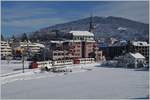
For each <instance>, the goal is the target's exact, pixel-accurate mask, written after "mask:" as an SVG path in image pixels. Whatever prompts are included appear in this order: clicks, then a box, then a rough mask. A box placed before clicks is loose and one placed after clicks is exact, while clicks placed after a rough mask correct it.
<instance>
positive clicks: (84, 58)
mask: <svg viewBox="0 0 150 100" xmlns="http://www.w3.org/2000/svg"><path fill="white" fill-rule="evenodd" d="M93 30H94V26H93V23H92V19H91V21H90V23H89V30H87V31H80V30H72V31H70V32H68V33H65V39H64V38H63V39H58V40H49V41H44V40H43V41H37V42H32V41H31V40H29V39H28V36H27V35H26V34H23V37H22V39H21V40H17V39H16V38H15V36H14V35H13V36H12V38H11V39H9V40H7V41H6V40H5V39H1V59H2V60H7V61H10V60H23V61H26V60H28V61H32V62H33V65H34V66H30V68H36V67H38V66H40V65H41V64H43V63H42V62H46V61H47V63H49V64H51V65H63V64H81V63H92V62H102V63H103V64H105V65H110V66H116V67H117V66H118V67H126V68H141V67H147V66H148V64H149V46H150V45H149V43H148V42H146V41H138V40H137V41H127V40H122V39H120V40H118V39H116V38H115V37H110V39H109V40H108V42H107V43H106V42H105V41H104V40H100V39H96V37H95V36H94V33H93ZM112 61H113V62H112ZM35 63H37V65H36V66H35ZM47 66H48V65H47Z"/></svg>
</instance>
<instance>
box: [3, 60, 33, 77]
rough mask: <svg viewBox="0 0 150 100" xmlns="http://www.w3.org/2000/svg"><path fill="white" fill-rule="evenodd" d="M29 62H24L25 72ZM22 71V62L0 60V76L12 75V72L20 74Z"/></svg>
mask: <svg viewBox="0 0 150 100" xmlns="http://www.w3.org/2000/svg"><path fill="white" fill-rule="evenodd" d="M29 63H30V62H29V61H25V62H24V68H25V70H26V69H27V68H29ZM20 71H22V61H21V60H11V61H9V62H8V61H7V60H1V76H2V75H5V74H8V73H12V72H14V73H15V72H20Z"/></svg>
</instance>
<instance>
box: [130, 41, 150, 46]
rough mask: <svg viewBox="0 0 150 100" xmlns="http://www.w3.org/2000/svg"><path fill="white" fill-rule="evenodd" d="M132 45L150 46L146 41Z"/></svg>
mask: <svg viewBox="0 0 150 100" xmlns="http://www.w3.org/2000/svg"><path fill="white" fill-rule="evenodd" d="M132 45H134V46H149V44H148V43H147V42H144V41H136V42H132Z"/></svg>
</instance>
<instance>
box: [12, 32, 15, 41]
mask: <svg viewBox="0 0 150 100" xmlns="http://www.w3.org/2000/svg"><path fill="white" fill-rule="evenodd" d="M12 40H13V42H15V41H16V37H15V35H14V34H13V36H12Z"/></svg>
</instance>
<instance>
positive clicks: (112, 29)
mask: <svg viewBox="0 0 150 100" xmlns="http://www.w3.org/2000/svg"><path fill="white" fill-rule="evenodd" d="M92 19H93V24H94V26H95V29H94V31H93V32H94V34H95V37H97V38H110V37H114V38H117V39H127V40H133V39H137V40H148V37H149V24H145V23H141V22H137V21H133V20H129V19H126V18H121V17H113V16H109V17H98V16H95V17H93V18H92ZM89 23H90V17H88V18H84V19H80V20H76V21H71V22H67V23H63V24H57V25H54V26H50V27H47V28H43V29H40V30H38V31H36V32H33V33H32V38H35V37H36V38H38V37H40V38H43V37H47V38H48V37H49V38H50V39H51V38H56V37H59V36H61V35H62V34H63V33H65V32H69V31H70V30H89ZM60 31H61V32H62V33H61V34H60ZM42 40H43V39H42Z"/></svg>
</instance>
